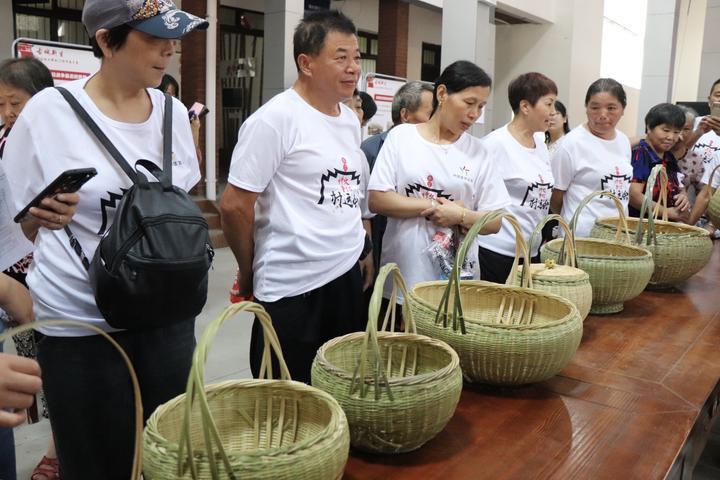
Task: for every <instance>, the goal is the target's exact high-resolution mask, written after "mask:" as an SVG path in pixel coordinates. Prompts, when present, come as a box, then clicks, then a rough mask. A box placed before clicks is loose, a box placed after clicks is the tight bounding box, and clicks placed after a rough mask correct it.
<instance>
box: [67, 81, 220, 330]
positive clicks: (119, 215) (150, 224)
mask: <svg viewBox="0 0 720 480" xmlns="http://www.w3.org/2000/svg"><path fill="white" fill-rule="evenodd" d="M57 89H58V90H59V91H60V93H61V94H62V96H63V97H64V98H65V100H67V102H68V103H69V104H70V106H71V107H72V108H73V110H75V112H76V113H77V114H78V116H79V117H80V118H81V119H82V120H83V122H84V123H85V125H86V126H87V127H88V128H89V129H90V131H91V132H92V133H93V134H94V135H95V136H96V137H97V139H98V140H99V141H100V143H101V144H102V145H103V146H104V147H105V149H106V150H107V151H108V152H109V153H110V155H111V156H112V157H113V159H114V160H115V161H116V162H117V163H118V165H119V166H120V167H121V168H122V169H123V171H124V172H125V173H126V174H127V176H128V177H130V179H131V180H132V181H133V185H132V186H131V187H130V189H129V190H127V191H126V192H125V194H124V195H123V197H122V199H121V200H120V203H119V204H118V207H117V211H116V213H115V220H114V222H113V223H112V225H111V226H110V228H109V229H108V230H107V232H106V234H105V235H104V236H103V237H102V239H101V240H100V243H99V245H98V248H97V250H96V251H95V255H94V256H93V259H92V261H88V259H87V257H86V256H85V254H84V253H83V251H82V247H81V246H80V243H79V242H78V240H77V237H75V235H74V234H73V233H72V230H70V228H69V227H68V226H66V227H65V231H66V233H67V234H68V236H69V238H70V244H71V246H72V247H73V250H74V251H75V252H76V253H77V254H78V256H79V257H80V260H81V261H82V263H83V266H84V267H85V268H86V269H87V270H88V273H89V276H90V284H91V285H92V288H93V292H94V294H95V302H96V303H97V306H98V309H99V310H100V312H101V313H102V315H103V317H104V318H105V320H106V321H107V323H108V324H109V325H110V326H112V327H114V328H119V329H132V330H137V329H146V328H157V327H164V326H168V325H172V324H174V323H177V322H179V321H182V320H187V319H190V318H194V317H195V316H197V315H198V314H199V313H200V311H201V310H202V308H203V306H204V305H205V302H206V300H207V289H208V270H209V268H210V266H211V265H212V259H213V256H214V251H213V248H212V245H211V244H210V237H209V232H208V224H207V221H206V220H205V218H204V217H203V214H202V212H201V211H200V209H199V208H198V207H197V206H196V205H195V203H194V202H193V201H192V199H191V198H190V196H189V195H188V194H187V193H186V192H185V191H184V190H182V189H180V188H177V187H175V186H174V185H173V184H172V98H171V97H170V96H169V95H167V94H166V95H165V111H164V121H163V169H162V170H161V169H160V168H159V167H158V166H157V165H155V164H154V163H153V162H151V161H149V160H138V161H136V162H135V165H134V167H135V169H134V170H133V169H132V168H131V167H130V165H129V164H128V163H127V162H126V161H125V159H124V158H123V156H122V155H121V154H120V152H119V151H118V150H117V148H115V146H114V145H113V144H112V142H110V140H109V139H108V138H107V136H105V134H104V133H103V132H102V131H101V130H100V128H99V127H98V126H97V124H96V123H95V121H94V120H93V119H92V118H91V117H90V115H88V113H87V112H86V111H85V109H84V108H83V107H82V106H81V105H80V103H79V102H78V101H77V99H76V98H75V97H73V95H72V94H71V93H70V92H69V91H67V90H66V89H64V88H62V87H57ZM138 166H141V167H143V168H144V169H145V170H147V171H148V172H150V173H151V174H152V175H153V176H154V177H155V178H157V180H158V181H157V182H149V181H148V179H147V177H146V176H145V175H144V174H143V173H142V172H141V171H140V170H139V169H138Z"/></svg>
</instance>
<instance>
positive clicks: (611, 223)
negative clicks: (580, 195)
mask: <svg viewBox="0 0 720 480" xmlns="http://www.w3.org/2000/svg"><path fill="white" fill-rule="evenodd" d="M618 221H620V219H619V218H618V217H600V218H598V219H596V220H595V223H596V224H597V225H598V226H600V227H603V228H612V229H615V228H616V222H618ZM640 221H642V223H643V226H646V225H648V224H649V220H648V219H647V218H637V217H628V219H627V223H628V229H627V231H628V233H633V230H636V229H637V227H636V226H631V225H630V224H633V225H637V223H638V222H640ZM653 223H654V224H655V227H656V228H657V227H658V226H661V227H666V228H670V229H676V230H677V231H676V232H673V231H659V232H656V233H657V234H658V235H680V234H692V235H695V234H699V235H701V236H703V237H706V236H708V233H707V230H705V229H704V228H701V227H696V226H695V225H688V224H687V223H680V222H672V221H669V220H653ZM643 230H645V232H647V229H646V228H643Z"/></svg>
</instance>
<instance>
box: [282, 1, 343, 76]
mask: <svg viewBox="0 0 720 480" xmlns="http://www.w3.org/2000/svg"><path fill="white" fill-rule="evenodd" d="M329 32H340V33H346V34H348V35H357V28H355V24H354V23H353V21H352V20H350V19H349V18H348V17H347V16H345V14H343V13H342V12H338V11H337V10H317V11H312V12H308V13H306V14H305V16H304V17H303V19H302V20H300V23H298V26H297V27H296V28H295V35H293V55H294V58H295V67H296V68H297V69H298V72H299V71H300V64H299V63H298V57H299V56H300V55H302V54H305V55H313V56H315V55H318V54H319V53H320V51H321V50H322V49H323V46H325V38H326V37H327V35H328V33H329Z"/></svg>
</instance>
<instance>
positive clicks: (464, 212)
mask: <svg viewBox="0 0 720 480" xmlns="http://www.w3.org/2000/svg"><path fill="white" fill-rule="evenodd" d="M466 213H467V208H463V213H462V217H460V226H465V214H466Z"/></svg>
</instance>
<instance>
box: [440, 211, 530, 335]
mask: <svg viewBox="0 0 720 480" xmlns="http://www.w3.org/2000/svg"><path fill="white" fill-rule="evenodd" d="M498 218H504V219H506V220H507V221H508V222H510V225H512V227H513V228H514V229H515V241H516V244H515V252H516V255H515V260H514V262H513V267H512V269H511V273H510V276H512V275H513V272H515V273H514V274H515V275H517V268H518V264H519V257H520V255H521V254H522V256H523V257H524V258H525V260H526V261H528V262H529V259H530V254H529V252H528V246H527V243H526V242H525V239H524V238H523V235H522V229H521V228H520V224H519V223H518V221H517V219H516V218H515V217H514V216H513V215H512V214H510V213H508V212H506V211H504V210H495V211H492V212H488V213H486V214H485V215H483V216H482V217H480V218H479V219H478V220H477V221H476V222H475V224H473V226H472V227H471V228H470V230H468V233H467V234H466V235H465V239H464V240H463V242H462V245H460V249H459V250H458V253H457V255H456V257H455V264H454V265H453V269H452V272H451V273H450V278H449V280H448V284H447V286H446V287H445V291H444V292H443V296H442V299H441V300H440V305H438V309H437V313H436V315H435V323H437V324H440V323H442V326H443V327H447V324H448V317H450V318H451V319H452V328H453V330H458V329H459V330H460V331H461V332H462V333H463V335H464V334H465V333H466V330H465V318H464V316H463V311H462V304H461V300H460V269H461V268H462V264H463V262H464V261H465V256H466V255H467V251H468V249H469V248H470V247H471V246H472V245H474V244H475V242H474V240H475V237H476V236H477V235H478V234H479V233H480V230H482V228H483V227H484V226H485V225H486V224H487V223H489V222H492V221H493V220H497V219H498ZM531 277H532V275H527V276H526V277H525V278H524V279H523V281H524V284H522V285H521V286H523V287H527V288H532V278H531ZM451 292H452V293H453V308H452V314H449V313H448V310H449V309H450V293H451Z"/></svg>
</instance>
